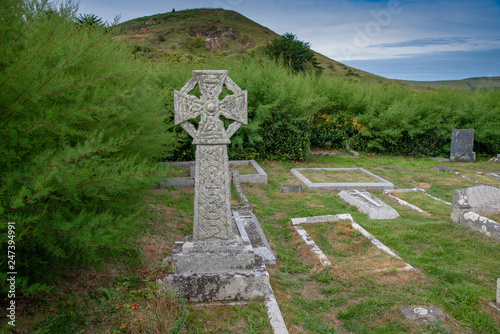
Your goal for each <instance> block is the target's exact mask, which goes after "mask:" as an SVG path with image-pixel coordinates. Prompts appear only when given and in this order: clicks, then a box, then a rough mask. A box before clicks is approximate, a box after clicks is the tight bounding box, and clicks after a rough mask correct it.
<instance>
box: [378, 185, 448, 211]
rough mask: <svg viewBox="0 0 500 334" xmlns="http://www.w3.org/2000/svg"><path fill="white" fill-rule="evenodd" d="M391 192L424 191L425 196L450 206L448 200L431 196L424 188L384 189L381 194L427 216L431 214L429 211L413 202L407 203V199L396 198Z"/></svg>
mask: <svg viewBox="0 0 500 334" xmlns="http://www.w3.org/2000/svg"><path fill="white" fill-rule="evenodd" d="M393 192H395V193H407V192H419V193H424V194H425V195H426V196H427V197H430V198H432V199H434V200H436V201H439V202H442V203H444V204H446V205H449V206H451V203H450V202H446V201H443V200H442V199H441V198H437V197H435V196H432V195H431V194H428V193H427V192H426V191H425V189H422V188H411V189H391V190H384V193H383V194H384V196H387V197H389V198H390V199H392V200H394V201H396V202H398V203H399V204H401V205H402V206H406V207H408V208H410V209H413V210H415V211H417V212H420V213H422V214H424V215H429V216H430V215H431V214H430V213H429V212H427V211H424V210H422V209H420V208H419V207H418V206H415V205H413V204H410V203H408V202H407V201H405V200H402V199H401V198H398V197H396V196H393V195H391V193H393Z"/></svg>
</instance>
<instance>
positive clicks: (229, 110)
mask: <svg viewBox="0 0 500 334" xmlns="http://www.w3.org/2000/svg"><path fill="white" fill-rule="evenodd" d="M196 86H198V87H199V90H200V93H201V96H200V98H198V97H196V96H194V95H190V94H189V93H190V92H192V91H193V90H194V89H195V88H196ZM224 86H226V87H227V89H228V90H229V91H230V92H232V93H233V94H231V95H227V96H225V97H224V99H222V100H220V99H219V95H220V94H221V93H222V90H223V87H224ZM174 107H175V124H176V125H178V124H180V125H181V126H182V127H183V128H184V129H185V130H186V131H187V132H188V134H189V135H190V136H191V137H193V144H194V145H196V168H195V196H194V222H193V235H192V236H188V237H187V238H186V239H185V240H184V241H183V242H176V243H175V245H174V248H173V250H172V258H171V262H172V263H173V267H174V270H175V273H174V274H171V275H169V276H167V279H166V281H163V284H165V287H166V288H167V289H169V290H172V291H174V292H176V293H179V294H182V295H183V296H184V297H185V298H186V299H188V300H189V301H193V302H207V301H234V300H243V299H255V298H265V297H266V296H267V295H268V294H269V276H268V274H267V271H266V269H265V266H264V264H263V261H262V258H261V257H260V256H257V255H255V253H254V250H253V248H252V245H251V243H250V240H249V239H248V236H247V234H246V232H245V228H244V226H242V225H241V221H240V220H235V219H233V215H232V211H231V203H230V196H231V191H230V173H229V165H228V155H227V145H228V144H230V138H231V137H232V135H233V134H234V133H235V132H236V131H237V130H238V128H239V127H240V126H241V125H242V124H247V92H246V91H242V90H241V89H240V88H239V87H238V86H237V85H236V84H235V83H234V82H233V81H232V80H231V79H230V78H229V77H228V76H227V71H193V77H192V78H191V79H190V80H189V81H188V82H187V83H186V85H184V87H182V89H181V90H180V91H175V92H174ZM221 116H223V117H224V118H225V119H227V120H231V121H233V122H232V123H231V124H230V125H229V126H228V127H227V129H226V127H225V125H224V123H223V121H222V120H221V119H220V117H221ZM194 119H199V124H198V127H197V128H196V127H195V125H193V124H192V123H190V121H191V120H194Z"/></svg>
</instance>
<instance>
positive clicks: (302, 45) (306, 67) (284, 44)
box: [264, 32, 322, 73]
mask: <svg viewBox="0 0 500 334" xmlns="http://www.w3.org/2000/svg"><path fill="white" fill-rule="evenodd" d="M264 52H265V53H266V55H267V56H269V57H270V58H271V59H274V60H276V61H278V62H281V63H282V64H283V65H284V66H290V68H291V69H292V70H293V71H294V72H295V73H299V72H306V71H310V70H314V71H317V72H318V73H320V72H321V70H322V68H321V66H319V62H318V60H317V59H316V56H315V55H314V51H312V50H311V45H310V44H309V43H308V42H304V41H300V40H299V39H297V36H296V35H294V34H292V33H289V32H287V33H285V34H283V36H281V37H280V38H274V39H273V40H272V41H271V42H269V43H268V44H267V45H266V46H265V49H264Z"/></svg>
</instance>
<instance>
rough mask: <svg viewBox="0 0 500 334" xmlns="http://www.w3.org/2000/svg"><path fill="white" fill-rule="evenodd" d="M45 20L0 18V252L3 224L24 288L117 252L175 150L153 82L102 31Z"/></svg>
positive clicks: (40, 12)
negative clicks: (49, 270) (54, 269)
mask: <svg viewBox="0 0 500 334" xmlns="http://www.w3.org/2000/svg"><path fill="white" fill-rule="evenodd" d="M47 9H50V7H49V5H48V3H47V2H45V1H21V0H11V1H9V2H7V3H5V5H2V6H0V10H1V16H2V19H1V20H0V49H1V50H2V51H1V57H0V59H1V63H0V151H1V152H2V154H1V155H0V179H1V181H0V203H1V207H0V220H1V222H2V224H1V229H0V232H1V234H0V237H1V239H0V243H1V244H2V245H5V244H6V242H7V233H6V231H7V228H6V225H7V224H6V223H7V222H15V223H16V225H15V226H16V235H15V245H16V250H17V261H16V264H17V268H16V269H17V271H18V272H19V273H23V274H24V277H28V276H31V278H32V279H34V280H36V278H37V277H36V276H37V275H39V274H43V268H44V266H43V265H45V264H49V263H54V261H62V260H64V261H74V260H78V261H83V262H92V261H96V260H98V259H99V258H100V256H101V255H103V254H104V253H105V252H109V251H113V250H118V249H120V247H123V246H126V245H127V243H128V241H129V240H130V236H131V232H133V231H134V225H135V224H136V223H137V221H138V219H137V218H138V216H139V215H140V212H141V197H140V196H141V194H142V192H141V191H140V190H141V189H145V188H150V187H151V186H152V185H153V182H154V181H155V180H156V177H155V168H156V165H157V164H156V161H157V160H156V159H158V158H160V157H163V156H164V155H165V154H166V153H167V152H168V151H169V150H170V149H172V148H173V147H174V146H175V140H174V139H173V137H172V135H171V132H170V131H169V128H168V126H167V124H166V123H165V118H166V117H167V115H168V111H167V110H165V108H164V105H165V103H166V98H167V96H166V93H165V92H164V91H161V90H159V89H158V88H157V87H158V86H157V85H156V84H155V81H154V79H155V75H154V72H152V71H151V69H150V68H148V67H145V66H144V65H143V64H142V63H141V62H138V61H134V60H133V59H132V57H131V53H130V50H129V49H128V48H127V47H124V46H123V45H120V44H119V43H118V42H116V41H114V40H113V38H112V37H113V36H112V35H111V34H109V33H107V32H106V30H105V28H104V27H100V26H93V27H92V28H91V29H90V28H89V27H88V26H87V25H83V26H81V25H78V24H77V23H75V21H74V15H75V12H76V7H75V6H74V5H73V4H72V3H71V2H68V3H66V4H64V5H63V6H61V8H59V9H57V10H55V11H47ZM2 248H3V249H6V247H3V246H2ZM3 272H4V273H5V272H6V271H5V270H4V271H3ZM28 272H29V273H30V275H26V274H27V273H28Z"/></svg>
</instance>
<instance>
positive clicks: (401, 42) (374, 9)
mask: <svg viewBox="0 0 500 334" xmlns="http://www.w3.org/2000/svg"><path fill="white" fill-rule="evenodd" d="M200 7H213V8H226V9H231V10H235V11H237V12H239V13H241V14H243V15H245V16H246V17H248V18H250V19H252V20H254V21H256V22H258V23H260V24H262V25H264V26H266V27H268V28H270V29H271V30H273V31H275V32H277V33H278V34H284V33H286V32H291V33H294V34H296V35H297V37H298V38H299V39H300V40H303V41H306V42H309V43H310V44H311V48H312V49H313V50H315V51H317V52H320V53H322V54H323V55H325V56H328V57H330V58H332V59H335V60H337V61H340V62H342V63H344V64H346V65H349V66H353V67H355V68H358V69H361V70H364V71H367V72H371V73H374V74H378V75H381V76H384V77H387V78H391V79H404V80H452V79H464V78H470V77H491V76H500V0H475V1H464V0H456V1H445V0H423V1H416V0H390V1H378V0H364V1H361V0H333V1H328V0H311V1H306V0H301V1H298V0H288V1H285V0H277V1H265V0H209V1H201V0H183V1H178V0H175V1H167V0H142V1H137V0H80V12H81V13H87V14H88V13H93V14H96V15H98V16H100V17H103V18H104V19H105V20H107V21H109V22H112V21H113V18H114V16H116V15H121V20H120V22H124V21H127V20H130V19H133V18H137V17H141V16H148V15H153V14H158V13H165V12H170V11H171V10H172V9H173V8H175V9H176V10H182V9H188V8H200Z"/></svg>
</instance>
